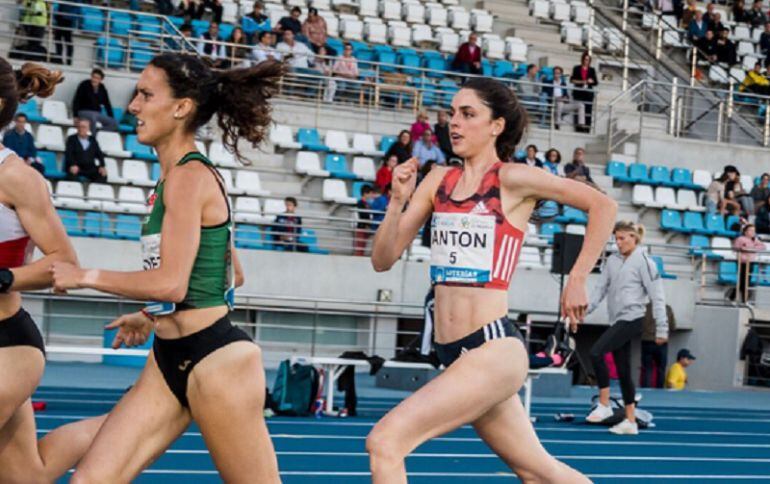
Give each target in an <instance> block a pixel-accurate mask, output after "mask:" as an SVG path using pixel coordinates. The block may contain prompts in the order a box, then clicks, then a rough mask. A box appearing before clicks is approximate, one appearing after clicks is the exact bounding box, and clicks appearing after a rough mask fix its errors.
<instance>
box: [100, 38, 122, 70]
mask: <svg viewBox="0 0 770 484" xmlns="http://www.w3.org/2000/svg"><path fill="white" fill-rule="evenodd" d="M96 62H97V63H98V64H101V65H103V66H107V67H114V68H122V67H123V65H124V64H125V62H126V48H125V47H124V46H123V43H122V42H121V41H120V40H118V39H116V38H115V37H109V38H107V37H99V38H98V39H96Z"/></svg>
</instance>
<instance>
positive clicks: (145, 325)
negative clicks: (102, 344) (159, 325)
mask: <svg viewBox="0 0 770 484" xmlns="http://www.w3.org/2000/svg"><path fill="white" fill-rule="evenodd" d="M154 325H155V323H154V322H153V321H152V320H151V319H150V318H148V317H147V316H145V315H144V313H142V312H141V311H138V312H135V313H131V314H124V315H123V316H121V317H119V318H118V319H116V320H115V321H113V322H111V323H110V324H108V325H107V326H105V329H116V328H117V330H118V333H117V334H116V335H115V338H114V339H113V340H112V347H113V348H115V349H118V348H120V345H125V346H127V347H130V346H139V345H143V344H144V343H145V342H146V341H147V338H149V337H150V333H151V332H152V328H153V326H154Z"/></svg>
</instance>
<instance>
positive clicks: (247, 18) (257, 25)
mask: <svg viewBox="0 0 770 484" xmlns="http://www.w3.org/2000/svg"><path fill="white" fill-rule="evenodd" d="M264 9H265V6H264V4H263V3H262V2H261V1H257V2H254V6H253V7H252V11H251V13H250V14H247V15H244V16H243V17H241V27H242V28H243V33H245V34H246V35H247V36H248V37H249V39H251V42H252V43H253V42H254V41H255V40H257V38H258V37H259V36H258V34H259V33H261V32H270V31H271V30H273V28H272V26H271V25H270V17H268V16H267V15H265V14H263V13H262V11H263V10H264Z"/></svg>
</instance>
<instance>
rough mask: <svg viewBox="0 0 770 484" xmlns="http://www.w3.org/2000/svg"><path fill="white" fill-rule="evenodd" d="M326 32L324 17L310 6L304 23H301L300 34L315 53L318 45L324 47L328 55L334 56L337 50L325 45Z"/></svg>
mask: <svg viewBox="0 0 770 484" xmlns="http://www.w3.org/2000/svg"><path fill="white" fill-rule="evenodd" d="M326 32H327V28H326V19H324V18H323V17H321V16H320V15H318V9H317V8H314V7H310V8H309V9H308V10H307V18H306V19H305V23H304V24H303V25H302V35H304V36H305V37H306V38H307V40H308V41H309V42H310V48H311V49H312V50H313V52H315V53H316V54H317V53H318V49H319V48H320V47H326V52H328V54H329V55H330V56H333V57H335V56H336V55H337V51H336V50H334V49H333V48H331V47H329V46H328V45H326V40H327V33H326Z"/></svg>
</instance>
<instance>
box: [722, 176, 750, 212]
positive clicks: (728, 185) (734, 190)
mask: <svg viewBox="0 0 770 484" xmlns="http://www.w3.org/2000/svg"><path fill="white" fill-rule="evenodd" d="M740 176H741V174H740V172H738V171H737V170H736V175H735V176H734V177H732V176H731V177H729V178H728V179H727V181H726V182H725V199H727V200H735V201H737V202H738V203H739V204H740V207H741V209H742V210H743V214H744V215H745V216H746V217H748V216H749V215H753V214H754V199H753V198H751V195H749V193H748V192H747V191H746V190H745V189H744V188H743V184H741V179H740Z"/></svg>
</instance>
